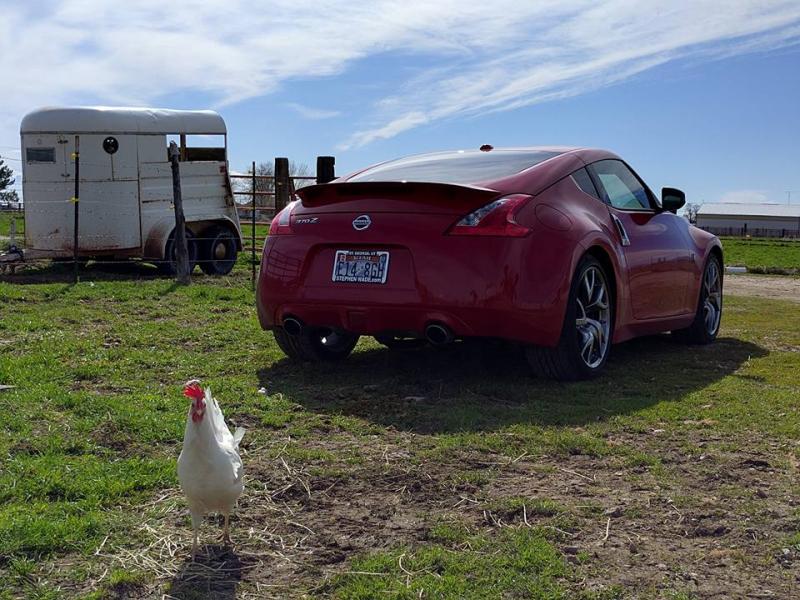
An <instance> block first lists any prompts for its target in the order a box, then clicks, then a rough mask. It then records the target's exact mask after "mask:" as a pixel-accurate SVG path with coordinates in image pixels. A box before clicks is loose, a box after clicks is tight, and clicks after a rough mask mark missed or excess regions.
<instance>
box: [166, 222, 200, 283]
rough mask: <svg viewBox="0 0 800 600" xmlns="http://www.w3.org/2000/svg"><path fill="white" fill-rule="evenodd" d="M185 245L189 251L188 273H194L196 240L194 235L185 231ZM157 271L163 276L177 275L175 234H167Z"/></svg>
mask: <svg viewBox="0 0 800 600" xmlns="http://www.w3.org/2000/svg"><path fill="white" fill-rule="evenodd" d="M186 245H187V246H188V249H189V273H191V272H192V271H194V267H195V265H196V264H197V240H195V239H194V234H193V233H192V232H191V231H189V230H188V229H187V230H186ZM158 269H159V270H160V271H161V272H162V273H164V274H165V275H175V274H177V273H178V263H177V261H176V258H175V232H174V231H173V232H172V233H170V234H169V239H168V240H167V245H166V246H165V247H164V260H162V261H161V262H160V263H158Z"/></svg>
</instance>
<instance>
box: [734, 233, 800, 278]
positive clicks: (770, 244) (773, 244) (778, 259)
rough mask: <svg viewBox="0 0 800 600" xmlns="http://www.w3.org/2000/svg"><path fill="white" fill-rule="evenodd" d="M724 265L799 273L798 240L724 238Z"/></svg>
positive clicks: (799, 247) (799, 254)
mask: <svg viewBox="0 0 800 600" xmlns="http://www.w3.org/2000/svg"><path fill="white" fill-rule="evenodd" d="M722 246H723V248H724V250H725V264H726V265H735V266H741V267H747V268H748V269H749V270H756V271H757V270H771V269H783V270H795V271H800V240H786V241H782V240H768V239H755V240H744V239H740V238H724V239H723V240H722Z"/></svg>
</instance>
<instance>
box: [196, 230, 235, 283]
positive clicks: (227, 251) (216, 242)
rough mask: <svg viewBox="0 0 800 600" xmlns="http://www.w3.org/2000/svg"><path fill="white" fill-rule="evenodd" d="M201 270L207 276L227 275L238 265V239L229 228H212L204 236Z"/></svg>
mask: <svg viewBox="0 0 800 600" xmlns="http://www.w3.org/2000/svg"><path fill="white" fill-rule="evenodd" d="M202 237H203V240H202V242H201V243H200V261H199V262H200V269H201V270H202V271H203V273H205V274H206V275H227V274H228V273H230V272H231V270H232V269H233V266H234V265H235V264H236V255H237V254H238V250H237V249H236V238H235V237H234V235H233V233H231V230H230V229H228V228H227V227H212V228H210V229H208V230H206V231H205V232H204V233H203V234H202Z"/></svg>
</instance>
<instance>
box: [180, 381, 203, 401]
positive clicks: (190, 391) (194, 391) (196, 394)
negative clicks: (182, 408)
mask: <svg viewBox="0 0 800 600" xmlns="http://www.w3.org/2000/svg"><path fill="white" fill-rule="evenodd" d="M183 395H184V396H186V397H187V398H193V399H194V400H200V399H202V398H203V397H204V396H205V393H204V392H203V388H201V387H200V383H199V382H197V381H194V380H192V381H189V382H188V383H187V384H186V385H185V386H184V388H183Z"/></svg>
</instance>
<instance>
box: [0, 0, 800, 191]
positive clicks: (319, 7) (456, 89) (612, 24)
mask: <svg viewBox="0 0 800 600" xmlns="http://www.w3.org/2000/svg"><path fill="white" fill-rule="evenodd" d="M175 4H179V6H175V5H173V4H168V3H164V2H161V1H160V0H159V1H156V0H139V1H136V2H130V3H126V4H125V5H124V6H122V5H119V6H114V5H113V4H112V3H108V2H105V0H63V1H61V2H57V3H56V2H49V1H45V0H40V1H36V2H30V3H18V2H12V1H11V0H0V10H2V14H3V15H4V19H3V20H2V21H0V72H2V73H3V75H4V81H5V82H6V88H7V89H6V90H5V91H4V99H3V102H0V155H2V156H5V157H10V158H11V159H14V158H18V157H19V150H18V126H19V120H20V118H21V117H22V115H23V114H25V112H27V111H29V110H31V109H33V108H36V107H38V106H43V105H99V104H101V105H129V106H130V105H133V106H142V105H144V106H161V107H170V108H208V107H212V108H216V109H217V110H219V111H220V112H221V113H222V115H223V116H224V117H225V119H226V122H227V124H228V130H229V146H230V160H231V164H232V166H233V168H234V169H239V170H244V169H245V168H246V167H247V165H248V164H249V163H250V161H252V160H256V161H259V162H260V161H271V160H272V159H273V157H275V156H288V157H289V158H291V159H292V160H295V161H297V162H305V163H307V164H309V165H310V166H311V167H312V168H313V165H314V161H315V157H316V156H317V155H318V154H333V155H335V156H336V157H337V158H336V160H337V172H338V173H340V174H342V173H345V172H348V171H351V170H354V169H356V168H359V167H362V166H365V165H367V164H370V163H372V162H377V161H380V160H385V159H388V158H392V157H396V156H402V155H405V154H411V153H417V152H425V151H430V150H440V149H453V148H476V147H478V146H480V145H481V144H483V143H491V144H493V145H494V146H523V145H538V144H557V145H581V146H599V147H604V148H609V149H611V150H613V151H616V152H618V153H619V154H620V155H622V156H623V157H624V158H626V159H627V160H628V161H629V162H630V163H631V164H632V165H633V166H634V167H635V168H636V169H637V170H638V171H639V172H640V174H641V175H642V176H643V177H644V178H645V179H646V180H647V181H648V183H650V185H651V187H653V188H660V187H661V186H663V185H671V186H675V187H680V188H682V189H684V190H685V191H686V192H687V195H688V197H689V200H690V201H704V202H710V201H720V200H734V201H770V202H786V199H787V193H786V192H787V190H791V191H792V196H793V199H794V202H800V166H798V162H800V161H798V159H800V3H798V2H796V1H795V0H793V1H786V0H774V1H773V0H761V1H736V0H732V1H730V2H727V3H725V9H724V10H720V8H719V7H720V3H719V2H703V1H695V2H686V3H681V2H648V3H641V2H635V1H633V0H610V1H607V2H601V3H597V2H585V1H583V0H561V1H559V2H556V1H555V0H541V1H540V2H537V3H530V2H516V1H511V0H498V1H497V2H494V3H485V2H482V3H478V2H470V1H469V0H460V1H458V2H457V1H455V0H441V1H439V2H416V1H415V0H406V1H403V2H400V1H396V0H375V1H374V2H370V3H358V2H355V3H354V2H352V1H350V2H344V1H341V0H324V1H322V0H320V1H317V2H310V1H305V0H294V1H291V2H290V1H289V0H273V1H270V2H255V1H252V0H228V1H227V2H212V1H208V0H206V1H201V0H187V1H185V2H182V3H175ZM531 4H535V6H530V5H531ZM9 164H11V165H12V166H13V167H15V168H18V167H19V163H18V162H16V161H13V160H11V161H9Z"/></svg>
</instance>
